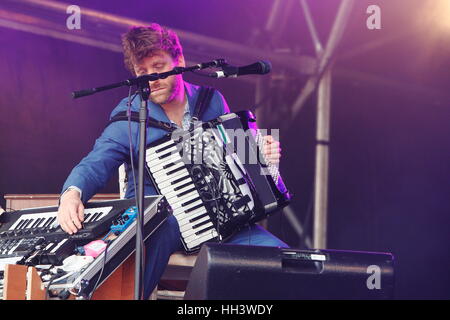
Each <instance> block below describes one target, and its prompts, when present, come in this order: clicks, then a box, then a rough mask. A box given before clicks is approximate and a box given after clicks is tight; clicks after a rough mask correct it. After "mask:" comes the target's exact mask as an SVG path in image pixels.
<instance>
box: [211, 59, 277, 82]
mask: <svg viewBox="0 0 450 320" xmlns="http://www.w3.org/2000/svg"><path fill="white" fill-rule="evenodd" d="M270 70H272V65H271V64H270V62H269V61H262V60H261V61H258V62H255V63H252V64H249V65H247V66H243V67H235V66H231V65H229V64H225V65H223V66H222V70H220V71H216V72H213V73H211V74H210V76H211V77H213V78H228V77H239V76H243V75H246V74H266V73H269V72H270Z"/></svg>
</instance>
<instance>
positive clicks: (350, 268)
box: [184, 243, 394, 300]
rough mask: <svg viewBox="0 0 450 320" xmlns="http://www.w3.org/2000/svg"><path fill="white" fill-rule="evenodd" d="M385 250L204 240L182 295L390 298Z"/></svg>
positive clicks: (390, 264)
mask: <svg viewBox="0 0 450 320" xmlns="http://www.w3.org/2000/svg"><path fill="white" fill-rule="evenodd" d="M393 291H394V257H393V256H392V254H390V253H378V252H359V251H343V250H296V249H282V248H277V247H260V246H246V245H231V244H213V243H207V244H204V245H203V247H202V249H201V250H200V252H199V254H198V257H197V260H196V263H195V265H194V268H193V269H192V273H191V276H190V279H189V282H188V286H187V288H186V292H185V296H184V299H186V300H222V299H225V300H298V299H315V300H322V299H361V300H362V299H364V300H366V299H392V298H393Z"/></svg>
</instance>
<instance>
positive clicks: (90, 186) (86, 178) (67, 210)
mask: <svg viewBox="0 0 450 320" xmlns="http://www.w3.org/2000/svg"><path fill="white" fill-rule="evenodd" d="M122 44H123V48H124V57H125V64H126V66H127V68H128V69H129V70H130V71H131V73H132V74H133V75H135V76H140V75H143V74H151V73H155V72H156V73H161V72H166V71H169V70H172V69H173V68H174V67H176V66H181V67H184V66H185V61H184V56H183V52H182V47H181V45H180V43H179V40H178V37H177V35H176V34H175V33H174V32H173V31H171V30H168V29H166V28H163V27H161V26H160V25H158V24H151V25H150V26H149V27H133V28H132V29H130V30H129V31H128V32H127V33H126V34H124V35H123V37H122ZM150 88H151V95H150V101H149V116H151V117H153V118H155V119H157V120H161V121H165V122H172V123H174V124H175V125H177V126H178V127H180V128H184V129H186V128H188V127H189V123H190V119H191V117H192V114H193V109H194V106H195V102H196V100H197V97H198V93H199V87H198V86H194V85H192V84H189V83H187V82H184V81H183V78H182V75H176V76H171V77H168V78H166V79H160V80H157V81H153V82H150ZM127 101H128V99H127V98H125V99H123V100H122V101H121V102H120V103H119V105H118V106H117V107H116V108H115V109H114V110H113V112H112V114H111V117H113V116H114V115H115V114H117V113H118V112H121V111H125V110H127V108H128V107H127ZM139 103H140V102H139V101H138V99H135V100H134V101H133V104H132V106H131V110H132V111H138V110H139ZM227 112H229V109H228V106H227V104H226V102H225V100H224V98H223V96H222V95H221V94H220V93H219V92H217V91H216V92H215V94H214V96H213V97H212V99H211V102H210V105H209V107H208V108H207V109H206V111H205V112H204V114H203V116H202V119H200V120H202V121H208V120H212V119H215V118H217V117H219V116H220V115H222V114H224V113H227ZM138 132H139V131H138V124H137V123H132V124H131V138H130V136H129V125H128V123H127V122H126V121H118V122H114V123H112V124H110V125H109V126H108V127H107V128H105V130H104V131H103V133H102V135H101V136H100V137H99V138H98V139H97V141H96V143H95V145H94V148H93V150H92V151H91V152H90V153H89V154H88V155H87V156H86V157H85V158H84V159H82V161H81V162H80V163H79V164H78V165H77V166H76V167H75V168H74V169H73V170H72V172H71V173H70V175H69V177H68V178H67V180H66V182H65V184H64V186H63V190H62V195H61V199H60V206H59V211H58V222H59V224H60V225H61V227H62V229H63V230H64V231H66V232H68V233H69V234H73V233H76V232H77V230H79V229H80V228H81V227H82V225H81V223H82V222H83V217H84V212H83V210H84V206H83V203H86V202H87V201H88V200H89V199H90V198H91V197H92V196H93V195H94V194H95V193H97V192H98V190H100V189H101V188H102V187H103V186H104V185H105V184H106V182H107V181H108V180H109V178H110V177H111V176H112V175H113V173H115V172H117V169H118V167H119V166H120V165H121V164H122V163H125V164H126V167H127V175H128V177H129V179H130V181H129V183H128V188H127V192H126V195H125V197H126V198H132V197H134V196H135V190H134V183H133V182H134V181H133V172H132V171H131V166H130V164H131V162H130V155H129V153H130V140H129V139H131V144H132V148H133V155H134V159H138V148H137V146H138V141H139V137H138ZM166 133H167V132H166V131H164V130H163V129H159V128H153V127H151V128H149V129H148V134H147V144H149V143H151V142H153V141H155V140H157V139H159V138H161V137H162V136H163V135H165V134H166ZM263 151H264V153H265V154H266V156H267V158H268V160H269V161H271V162H273V163H278V161H279V159H280V148H279V143H278V142H277V141H275V140H274V139H273V138H272V137H271V136H267V137H265V146H264V150H263ZM135 170H137V165H136V166H135ZM135 176H137V172H135ZM144 190H145V194H146V195H152V194H156V193H157V192H156V189H155V186H153V185H152V183H151V181H150V179H149V177H146V178H145V188H144ZM227 243H234V244H252V245H264V246H282V247H286V244H285V243H283V242H282V241H280V240H279V239H277V238H276V237H274V236H273V235H271V234H270V233H268V232H267V231H266V230H263V229H262V228H260V227H259V226H251V227H250V228H246V229H245V230H243V231H241V232H239V233H237V234H236V235H235V236H233V237H232V238H231V239H230V240H229V241H228V242H227ZM181 249H182V246H181V241H180V230H179V226H178V222H177V220H176V219H175V218H174V217H173V216H170V217H169V218H168V219H167V220H166V221H165V223H164V224H163V225H162V226H160V227H159V228H158V229H157V230H156V232H155V233H154V234H153V235H152V236H151V237H150V239H149V240H148V241H147V243H146V267H145V272H144V298H145V299H148V297H149V296H150V294H151V292H152V291H153V289H154V288H155V286H156V285H157V283H158V281H159V279H160V277H161V275H162V273H163V272H164V269H165V267H166V265H167V262H168V260H169V257H170V255H171V254H172V253H173V252H175V251H178V250H181Z"/></svg>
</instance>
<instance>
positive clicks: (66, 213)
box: [57, 190, 84, 234]
mask: <svg viewBox="0 0 450 320" xmlns="http://www.w3.org/2000/svg"><path fill="white" fill-rule="evenodd" d="M57 221H58V223H59V225H60V226H61V228H62V229H63V230H64V231H65V232H67V233H68V234H74V233H76V232H77V231H78V229H81V228H82V225H81V223H82V222H83V221H84V206H83V202H81V199H80V193H79V192H78V191H77V190H68V191H67V192H65V193H64V194H63V195H62V196H61V202H60V204H59V208H58V216H57Z"/></svg>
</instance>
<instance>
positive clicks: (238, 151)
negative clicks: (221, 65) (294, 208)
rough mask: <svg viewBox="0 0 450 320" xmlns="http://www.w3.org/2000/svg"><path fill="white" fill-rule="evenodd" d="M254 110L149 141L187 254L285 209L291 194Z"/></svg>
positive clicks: (152, 164) (149, 165)
mask: <svg viewBox="0 0 450 320" xmlns="http://www.w3.org/2000/svg"><path fill="white" fill-rule="evenodd" d="M262 143H263V135H262V133H261V130H259V129H258V128H257V126H256V120H255V117H254V116H253V114H252V113H251V112H250V111H241V112H237V113H229V114H225V115H222V116H220V117H218V118H217V119H214V120H211V121H208V122H197V123H194V124H193V125H192V126H191V128H190V130H188V131H185V130H181V129H179V130H176V131H174V132H172V133H170V134H168V135H166V136H164V137H163V138H161V139H159V140H157V141H155V142H153V143H152V144H150V145H148V146H147V150H146V169H147V171H148V173H149V174H150V177H151V179H152V181H153V183H154V185H155V186H156V187H157V189H158V191H159V193H160V194H161V195H163V196H165V197H166V199H167V201H168V203H169V205H170V206H171V207H172V210H173V214H174V216H175V218H176V219H177V221H178V224H179V226H180V232H181V240H182V243H183V246H184V249H185V251H186V252H187V253H193V252H196V251H198V250H199V249H200V246H201V244H203V243H204V242H211V241H215V242H220V241H223V240H226V239H227V238H228V237H230V236H232V235H233V234H234V233H235V232H237V231H238V230H240V229H242V228H243V227H245V226H248V225H249V224H251V223H254V222H258V221H260V220H262V219H264V218H265V217H267V216H268V215H269V214H272V213H274V212H276V211H278V210H279V209H281V208H283V207H284V206H285V205H287V204H288V203H289V201H290V197H291V196H290V194H289V192H288V190H287V189H286V187H285V185H284V183H283V180H282V178H281V176H280V174H279V171H278V167H277V166H275V165H271V164H269V163H268V161H266V159H264V156H263V154H262Z"/></svg>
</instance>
